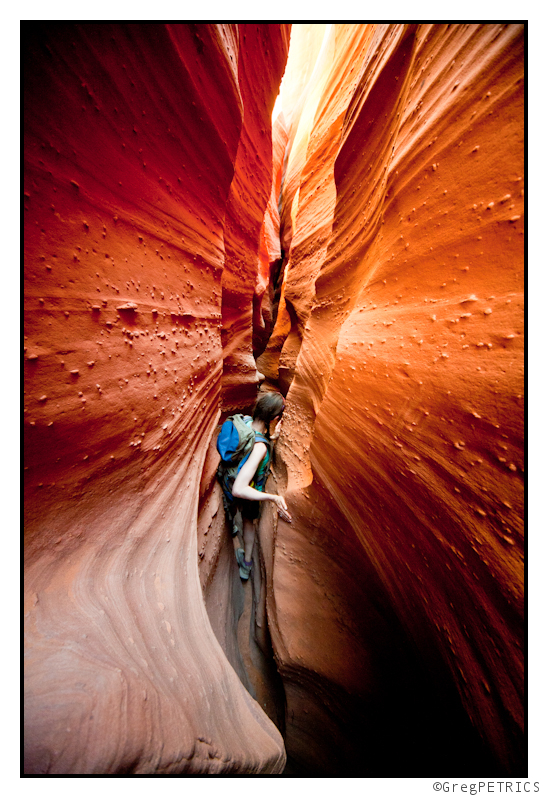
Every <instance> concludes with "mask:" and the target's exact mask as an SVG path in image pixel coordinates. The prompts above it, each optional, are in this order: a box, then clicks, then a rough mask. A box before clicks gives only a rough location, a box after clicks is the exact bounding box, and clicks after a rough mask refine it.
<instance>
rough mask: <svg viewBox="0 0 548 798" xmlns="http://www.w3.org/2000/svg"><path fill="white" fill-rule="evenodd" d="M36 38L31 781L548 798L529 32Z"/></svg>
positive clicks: (367, 29) (28, 495) (31, 238)
mask: <svg viewBox="0 0 548 798" xmlns="http://www.w3.org/2000/svg"><path fill="white" fill-rule="evenodd" d="M22 42H23V63H24V81H25V87H24V114H25V115H24V132H25V140H24V170H25V171H24V220H25V222H24V224H25V227H24V237H25V241H24V260H25V329H24V373H25V388H24V458H25V463H24V466H25V472H24V474H25V496H24V501H25V504H24V506H25V536H24V545H25V606H24V616H25V618H24V620H25V772H26V773H29V774H46V773H49V774H158V775H161V774H177V773H181V774H212V775H214V774H282V773H285V774H287V775H305V776H341V775H344V776H364V777H367V776H394V777H412V776H426V775H430V773H431V772H433V770H436V771H440V770H445V772H450V773H451V774H452V775H455V776H462V777H465V776H474V777H476V776H481V775H485V774H489V775H490V776H503V775H508V776H523V775H526V753H525V748H524V706H523V690H524V687H523V657H524V642H523V637H524V621H523V551H524V547H523V533H524V530H523V512H524V507H523V479H524V453H523V449H524V441H523V394H524V384H523V360H524V353H523V327H524V318H523V302H524V288H523V274H524V266H523V250H524V243H523V235H524V219H523V212H524V163H523V146H524V134H523V128H524V110H523V102H524V31H523V26H522V25H518V24H486V25H480V24H462V25H448V24H422V25H419V24H382V25H369V24H367V25H365V24H323V23H322V24H299V25H293V26H292V25H290V24H259V25H257V24H255V25H252V24H244V23H242V24H158V23H150V24H143V23H138V24H114V23H113V24H111V23H97V24H96V23H84V24H65V23H63V24H61V23H59V24H57V23H44V24H42V25H32V26H31V25H29V26H25V25H23V36H22ZM269 389H275V390H280V391H281V392H282V393H283V394H284V396H285V397H286V411H285V414H284V420H283V426H282V434H281V437H280V439H279V441H278V443H277V446H276V450H275V456H274V462H273V472H272V475H271V477H270V481H269V486H268V490H269V491H270V492H279V493H283V494H284V495H285V497H286V500H287V503H288V506H289V508H290V512H291V514H292V516H293V522H292V523H291V524H288V523H285V522H284V521H282V520H281V519H279V518H277V517H276V514H275V512H274V510H273V509H272V508H271V507H270V504H269V503H266V504H267V505H268V506H265V508H264V510H263V512H262V515H261V519H260V525H259V529H258V545H257V546H256V547H255V553H254V566H253V572H252V578H251V579H250V580H249V582H248V583H243V582H242V581H241V580H240V578H239V575H238V569H237V565H236V561H235V558H234V549H233V541H232V540H231V537H230V534H229V531H228V528H227V525H226V522H225V518H224V513H223V508H222V502H221V491H220V488H219V485H218V484H217V482H216V478H215V473H216V468H217V464H218V455H217V452H216V448H215V441H216V433H217V431H218V429H219V425H220V423H221V422H222V421H223V420H224V419H225V418H226V417H227V416H228V415H229V414H230V413H232V412H236V411H243V410H246V411H249V410H251V408H252V406H253V403H254V401H255V398H256V396H257V391H258V390H269Z"/></svg>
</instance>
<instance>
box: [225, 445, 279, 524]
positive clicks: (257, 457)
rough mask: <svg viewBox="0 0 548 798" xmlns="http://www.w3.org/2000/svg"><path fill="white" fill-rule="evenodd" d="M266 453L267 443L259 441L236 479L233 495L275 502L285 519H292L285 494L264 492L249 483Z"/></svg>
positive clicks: (240, 497) (249, 499)
mask: <svg viewBox="0 0 548 798" xmlns="http://www.w3.org/2000/svg"><path fill="white" fill-rule="evenodd" d="M265 454H266V444H264V443H261V442H260V441H259V442H257V443H256V444H255V446H254V447H253V451H252V452H251V454H250V455H249V457H248V458H247V460H246V461H245V463H244V464H243V466H242V468H241V469H240V472H239V473H238V476H237V477H236V479H235V480H234V485H233V487H232V495H233V496H235V497H236V498H237V499H247V500H248V501H259V502H264V501H271V502H274V504H276V506H277V509H278V512H279V513H280V515H281V516H282V518H283V519H284V520H285V521H291V516H290V515H289V513H288V511H287V504H286V503H285V499H284V497H283V496H277V495H276V494H275V493H263V492H262V491H260V490H255V488H252V487H251V486H250V484H249V483H250V482H251V480H252V479H253V477H254V476H255V472H256V471H257V469H258V467H259V465H260V463H261V460H262V459H263V457H264V456H265Z"/></svg>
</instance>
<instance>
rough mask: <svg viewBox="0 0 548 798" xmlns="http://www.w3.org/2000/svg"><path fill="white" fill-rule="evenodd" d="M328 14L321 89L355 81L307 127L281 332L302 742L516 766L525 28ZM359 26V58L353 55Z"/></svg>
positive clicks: (289, 654)
mask: <svg viewBox="0 0 548 798" xmlns="http://www.w3.org/2000/svg"><path fill="white" fill-rule="evenodd" d="M347 27H348V28H360V30H358V31H356V30H352V31H351V30H347ZM341 29H342V30H341ZM326 35H327V36H329V37H330V38H329V40H326V41H325V42H324V43H323V45H322V47H323V50H322V52H325V53H327V52H331V53H335V55H333V56H331V57H330V58H327V57H326V59H325V64H323V63H322V62H321V61H320V60H318V64H319V65H318V66H317V69H316V72H315V73H314V81H316V84H311V86H310V87H309V90H308V95H307V96H308V98H311V97H312V96H313V92H314V91H315V85H318V84H320V83H322V82H323V85H324V86H325V87H328V86H337V87H339V86H340V87H341V89H340V93H339V92H333V96H330V95H329V94H326V93H325V92H326V91H327V89H322V91H318V101H317V105H316V110H313V109H311V108H309V109H306V125H307V126H308V127H307V129H306V130H304V129H301V128H299V133H298V135H297V134H295V140H294V142H293V147H296V146H297V142H298V136H300V139H301V140H303V141H307V142H308V144H307V145H306V148H305V150H304V151H303V155H302V156H300V157H302V158H304V159H305V160H304V163H303V164H302V165H300V166H299V169H298V172H299V175H300V177H299V182H298V186H297V187H295V185H293V184H292V185H291V186H290V187H289V189H288V195H287V198H286V202H287V203H288V204H289V206H290V207H291V218H292V219H293V223H292V233H291V242H292V243H291V250H290V253H289V263H288V267H287V272H286V277H285V289H284V296H285V302H286V304H287V305H288V307H289V306H290V305H291V308H292V311H291V313H290V317H291V326H290V333H289V335H288V337H287V340H286V342H285V343H284V345H283V347H281V345H280V341H278V342H277V347H278V352H279V353H280V361H279V372H280V381H282V379H284V380H285V382H286V383H287V384H289V383H291V387H290V388H289V392H288V397H287V398H288V404H287V411H286V413H285V418H284V432H283V436H282V439H281V441H280V446H279V449H280V450H281V453H282V459H283V465H282V466H281V467H280V469H279V472H278V481H279V482H280V481H282V483H283V482H285V481H286V482H287V492H286V498H287V500H288V504H289V507H290V510H291V512H292V513H293V516H294V523H293V524H292V525H291V526H289V525H286V524H283V522H279V524H278V530H277V536H276V554H275V561H274V570H273V595H272V610H271V621H272V635H273V641H274V648H275V652H276V658H277V661H278V663H279V667H280V670H281V673H282V676H283V679H284V685H285V689H286V697H287V702H288V714H287V717H288V719H289V720H288V725H287V729H286V746H287V750H288V756H289V757H290V759H292V760H293V761H298V762H300V764H301V767H302V768H304V769H305V772H314V773H316V774H317V773H319V772H323V773H331V774H334V773H335V772H341V771H344V772H345V774H347V775H348V774H349V773H352V774H353V775H358V771H359V773H360V774H364V773H367V774H369V775H382V774H381V773H380V772H379V770H381V769H383V768H384V765H385V764H387V756H388V757H389V758H390V757H391V758H393V757H394V755H395V754H394V752H395V751H397V754H396V756H397V757H398V761H399V765H398V767H403V768H404V769H405V770H406V772H414V773H415V772H416V773H417V775H418V774H419V773H420V772H421V768H424V767H425V766H426V764H425V760H424V753H423V752H424V750H425V745H426V749H427V750H428V751H429V755H430V756H431V755H432V752H435V754H434V758H435V759H436V761H437V762H439V761H443V762H444V763H445V764H446V765H447V766H449V767H451V766H452V764H456V763H457V762H459V763H460V762H463V761H467V762H468V763H471V762H476V761H478V762H483V763H487V762H488V763H489V767H491V766H492V767H493V769H494V772H495V771H496V772H499V773H514V774H517V773H518V772H521V770H520V769H521V768H523V747H522V745H523V744H522V733H523V694H522V691H523V647H522V637H523V616H522V601H523V524H522V519H523V466H524V463H523V218H522V214H523V187H522V186H523V30H522V28H521V26H519V25H509V26H503V25H471V26H459V25H455V26H452V25H449V26H445V25H419V26H415V25H412V26H405V25H387V26H383V25H379V26H375V29H374V31H371V32H369V31H368V30H366V29H365V26H333V28H332V29H331V30H330V31H328V32H327V34H326ZM350 36H353V37H354V43H353V44H352V45H351V46H352V47H354V48H355V49H354V50H353V53H354V54H355V58H349V57H348V53H347V52H345V50H344V47H342V50H341V52H340V55H339V56H337V55H336V53H337V52H338V50H337V48H338V43H339V41H340V42H341V43H342V40H343V39H346V41H347V42H348V41H349V37H350ZM349 46H350V45H349ZM292 55H293V53H292ZM290 64H291V57H290V59H289V65H290ZM331 64H332V65H333V66H332V67H331ZM351 67H354V72H353V73H352V75H350V69H351ZM355 76H357V77H358V79H357V80H356V78H355ZM346 89H348V93H347V94H345V93H344V92H345V91H346ZM343 97H344V102H343ZM339 98H340V102H341V103H342V104H343V106H344V107H342V108H341V107H340V105H339V104H338V99H339ZM322 101H323V102H322ZM303 114H304V111H303ZM501 131H504V132H503V134H502V135H501ZM290 142H291V138H290ZM333 150H334V152H333V154H332V155H331V156H330V157H326V154H327V153H330V152H332V151H333ZM304 152H306V156H305V155H304ZM320 191H322V192H324V199H323V202H322V201H315V195H316V193H318V192H320ZM284 196H285V195H284ZM288 213H289V211H288V210H287V208H286V210H285V211H282V219H287V218H288ZM267 351H268V349H267ZM283 369H285V376H284V374H282V370H283ZM285 475H287V476H285ZM320 629H321V632H320V631H319V630H320ZM396 651H399V654H396V653H395V652H396ZM393 658H394V659H393ZM390 682H392V684H393V685H396V684H398V685H399V686H400V687H401V689H399V688H398V689H397V690H396V692H395V693H390V689H389V687H388V684H389V683H390ZM417 690H418V692H419V695H417ZM379 695H382V696H383V699H382V701H381V703H379ZM350 696H351V698H349V697H350ZM419 696H420V697H419ZM326 707H327V709H326ZM329 708H331V709H329ZM387 714H388V716H389V717H391V718H392V719H393V722H390V721H388V720H387ZM440 715H441V716H443V718H444V721H443V724H442V726H443V736H442V738H441V743H440V735H439V731H440V728H441V727H440V721H439V717H440ZM408 717H413V723H414V724H418V725H415V731H416V732H417V733H418V737H417V738H413V734H411V733H410V729H409V728H408V727H407V725H406V721H405V718H408ZM436 717H437V718H438V721H436V720H435V718H436ZM457 730H458V731H457ZM413 739H417V744H415V743H414V742H413ZM335 744H336V746H337V751H338V757H337V759H336V761H333V757H331V758H330V756H329V755H330V752H331V753H332V751H333V746H335ZM360 751H368V752H369V755H368V759H367V762H366V763H363V759H359V757H360ZM358 759H359V761H360V763H361V764H360V765H358V764H357V762H358ZM391 761H392V760H391ZM326 763H327V764H326ZM403 763H405V764H403ZM464 767H465V766H464ZM360 768H361V770H360ZM383 772H385V770H383Z"/></svg>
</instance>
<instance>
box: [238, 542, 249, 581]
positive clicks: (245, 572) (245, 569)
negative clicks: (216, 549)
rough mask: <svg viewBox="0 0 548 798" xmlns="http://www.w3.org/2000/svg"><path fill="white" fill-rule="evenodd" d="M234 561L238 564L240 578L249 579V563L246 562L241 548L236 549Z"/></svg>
mask: <svg viewBox="0 0 548 798" xmlns="http://www.w3.org/2000/svg"><path fill="white" fill-rule="evenodd" d="M236 561H237V563H238V565H239V566H240V568H239V570H240V578H241V579H244V580H246V579H249V574H250V573H251V563H249V564H248V563H246V561H245V559H244V550H243V549H236Z"/></svg>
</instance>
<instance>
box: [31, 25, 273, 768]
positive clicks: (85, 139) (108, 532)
mask: <svg viewBox="0 0 548 798" xmlns="http://www.w3.org/2000/svg"><path fill="white" fill-rule="evenodd" d="M23 39H24V59H25V76H26V88H25V97H24V105H25V188H24V191H25V197H24V205H25V211H24V212H25V289H26V296H25V342H24V347H25V351H24V355H25V397H24V418H25V622H26V631H25V635H26V653H25V656H26V670H25V679H26V682H25V746H26V754H25V760H26V762H25V770H26V772H29V773H57V774H60V773H180V772H193V773H222V772H225V773H226V772H245V773H252V772H263V773H265V772H279V771H280V770H281V769H283V766H284V762H285V753H284V748H283V742H282V739H281V736H280V734H279V732H278V730H277V729H276V728H275V726H274V725H273V724H272V723H271V722H270V720H269V719H268V718H267V717H266V715H265V714H264V713H263V712H262V710H261V709H260V708H259V706H258V705H257V704H256V702H255V701H253V700H252V699H251V697H250V695H249V694H248V692H247V691H246V690H245V689H244V688H243V686H242V684H241V682H240V681H239V679H238V678H237V676H236V673H235V672H234V670H233V669H232V668H231V667H230V665H229V664H228V661H227V659H226V657H225V654H224V653H223V650H222V649H221V647H220V645H219V643H218V641H217V639H216V637H215V635H214V633H213V629H212V627H211V624H210V621H209V618H208V615H207V613H206V609H205V604H204V601H203V599H202V593H201V589H200V581H199V575H198V568H197V561H198V557H197V554H198V552H197V543H196V540H197V538H196V525H197V516H198V509H199V496H200V482H201V479H202V467H203V464H204V459H205V457H206V452H207V449H208V446H209V442H210V440H211V437H212V434H213V431H214V429H215V426H216V424H217V421H218V418H219V407H220V396H221V389H222V378H223V355H224V354H225V355H226V354H227V353H226V352H225V353H223V341H222V337H221V329H222V324H223V321H224V323H225V324H227V323H230V318H229V316H230V314H229V308H228V309H227V308H226V307H224V306H223V302H222V291H224V290H225V284H224V278H223V285H222V287H221V280H222V275H223V270H225V266H226V267H227V272H229V273H230V274H231V275H232V273H233V271H234V268H233V264H232V261H231V260H230V258H231V255H230V253H231V251H232V250H231V247H232V249H233V248H234V246H235V245H236V243H237V245H238V247H240V253H241V257H242V260H243V261H245V264H247V265H246V267H245V268H246V269H248V270H249V268H250V266H249V265H250V264H253V263H254V262H256V260H257V253H258V248H259V231H260V227H261V223H262V219H263V215H264V211H265V207H266V203H267V198H268V195H269V193H270V186H271V166H270V164H271V154H270V151H271V131H270V114H271V110H272V108H273V105H274V100H275V97H276V93H277V90H278V85H279V81H280V78H281V75H282V72H283V68H284V64H285V59H286V55H287V48H288V41H289V26H280V25H261V26H250V25H193V24H189V25H161V24H136V25H133V24H128V25H119V24H112V25H111V24H83V25H67V24H55V23H44V24H42V25H40V26H38V25H33V26H32V27H30V26H29V27H28V28H24V37H23ZM241 153H245V157H244V156H243V155H241ZM251 162H252V163H253V167H251V166H250V163H251ZM258 165H259V166H260V168H257V166H258ZM251 170H252V171H253V193H252V194H251V193H250V191H249V184H248V187H247V193H246V194H245V196H243V195H242V181H243V177H242V176H243V175H245V173H246V171H247V172H248V173H249V172H250V171H251ZM236 217H240V218H241V219H244V218H245V219H246V229H245V236H242V237H240V238H239V239H238V240H237V242H235V238H234V235H235V234H234V231H233V229H232V228H231V227H230V224H231V220H233V219H234V218H236ZM227 229H228V233H227V234H226V240H225V232H226V230H227ZM250 273H251V272H250ZM244 277H245V280H247V278H248V272H247V271H246V272H245V275H244ZM248 287H249V286H248V285H247V283H246V291H247V289H248ZM253 289H254V280H253V281H252V282H251V284H250V292H251V293H249V292H248V293H249V296H251V295H252V293H253ZM246 297H247V294H246ZM227 319H228V321H227ZM246 319H249V320H250V319H251V314H250V313H248V314H247V316H246ZM232 326H233V325H232ZM231 340H232V339H230V336H229V339H227V341H226V342H225V346H226V348H227V349H228V348H229V347H230V345H231V344H230V341H231ZM237 347H238V348H239V351H240V352H241V353H242V354H241V355H240V360H241V362H242V365H245V364H246V363H247V361H249V360H250V359H251V355H250V352H251V332H250V331H249V333H246V340H245V341H243V342H240V341H238V343H237ZM246 347H247V349H246ZM229 355H230V353H229ZM227 360H228V357H227ZM243 381H244V382H245V383H246V384H252V383H255V384H256V381H257V377H256V370H255V369H253V374H252V375H251V377H249V375H247V372H246V376H245V377H244V380H243ZM202 495H205V494H204V493H202ZM217 502H218V496H217ZM200 509H201V510H203V511H204V512H206V513H207V511H208V510H207V507H206V506H205V504H204V503H203V502H202V505H201V506H200ZM233 570H234V571H235V568H234V566H233Z"/></svg>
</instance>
